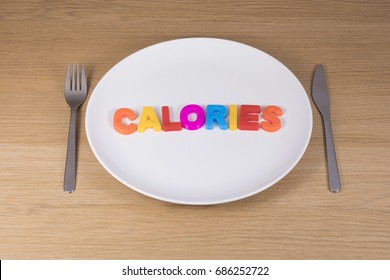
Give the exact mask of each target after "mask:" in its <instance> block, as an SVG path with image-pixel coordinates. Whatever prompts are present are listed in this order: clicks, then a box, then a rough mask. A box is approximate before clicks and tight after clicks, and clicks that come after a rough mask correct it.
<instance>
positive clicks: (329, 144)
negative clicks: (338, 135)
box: [324, 118, 341, 192]
mask: <svg viewBox="0 0 390 280" xmlns="http://www.w3.org/2000/svg"><path fill="white" fill-rule="evenodd" d="M324 127H325V142H326V156H327V158H328V177H329V189H330V191H331V192H339V191H340V189H341V183H340V174H339V168H338V166H337V159H336V151H335V148H334V143H333V133H332V127H331V124H330V119H326V118H324Z"/></svg>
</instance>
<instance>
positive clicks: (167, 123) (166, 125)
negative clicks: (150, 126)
mask: <svg viewBox="0 0 390 280" xmlns="http://www.w3.org/2000/svg"><path fill="white" fill-rule="evenodd" d="M161 111H162V129H163V130H164V131H178V130H181V122H171V120H170V118H169V107H168V106H163V107H162V108H161Z"/></svg>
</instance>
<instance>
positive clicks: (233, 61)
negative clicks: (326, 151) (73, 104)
mask: <svg viewBox="0 0 390 280" xmlns="http://www.w3.org/2000/svg"><path fill="white" fill-rule="evenodd" d="M194 103H195V104H199V105H201V106H202V107H204V108H205V106H206V105H208V104H223V105H226V106H228V105H230V104H238V105H242V104H253V105H260V106H261V108H262V109H264V107H265V106H267V105H277V106H279V107H281V108H282V109H283V116H282V117H281V121H282V127H281V129H280V130H279V131H277V132H274V133H269V132H265V131H264V130H259V131H243V130H235V131H230V130H221V129H220V128H218V127H216V128H214V129H213V130H206V129H205V128H204V127H203V128H201V129H199V130H196V131H189V130H185V129H183V130H181V131H173V132H164V131H161V132H155V131H154V130H152V129H148V130H146V131H145V132H144V133H139V132H135V133H133V134H131V135H121V134H119V133H117V132H116V131H115V130H114V128H113V124H112V119H113V114H114V112H115V110H117V109H119V108H122V107H127V108H131V109H132V110H134V111H135V112H136V113H137V115H138V116H139V115H140V113H141V111H142V108H143V107H144V106H153V108H154V109H155V111H156V114H157V115H158V116H159V118H160V120H161V106H164V105H167V106H169V107H170V109H171V112H170V114H171V120H172V121H179V114H180V110H181V108H182V107H184V106H185V105H187V104H194ZM260 117H261V115H260ZM260 120H261V119H260ZM138 121H139V118H138V119H137V120H136V121H134V123H138ZM311 130H312V111H311V107H310V103H309V100H308V97H307V94H306V92H305V90H304V88H303V87H302V85H301V84H300V82H299V81H298V79H297V78H296V77H295V76H294V74H293V73H292V72H291V71H290V70H289V69H287V68H286V67H285V66H284V65H283V64H282V63H280V62H279V61H278V60H276V59H274V58H273V57H271V56H270V55H268V54H266V53H264V52H262V51H260V50H258V49H255V48H253V47H250V46H247V45H244V44H241V43H237V42H233V41H228V40H222V39H212V38H189V39H179V40H173V41H168V42H163V43H160V44H156V45H153V46H150V47H147V48H145V49H143V50H140V51H138V52H136V53H134V54H132V55H130V56H128V57H127V58H125V59H124V60H122V61H121V62H119V63H118V64H117V65H115V66H114V67H113V68H112V69H111V70H110V71H108V73H106V75H105V76H104V77H103V78H102V79H101V80H100V82H99V83H98V85H97V86H96V87H95V89H94V91H93V93H92V95H91V97H90V99H89V103H88V107H87V111H86V131H87V137H88V141H89V144H90V146H91V148H92V151H93V153H94V154H95V156H96V157H97V159H98V160H99V162H100V163H101V164H102V165H103V166H104V168H105V169H106V170H107V171H108V172H109V173H110V174H111V175H112V176H114V177H115V178H116V179H118V180H119V181H120V182H122V183H123V184H125V185H126V186H128V187H130V188H132V189H134V190H136V191H138V192H140V193H143V194H145V195H148V196H150V197H153V198H156V199H160V200H163V201H169V202H174V203H182V204H199V205H200V204H217V203H224V202H229V201H234V200H238V199H241V198H244V197H248V196H250V195H253V194H256V193H258V192H260V191H262V190H264V189H266V188H268V187H270V186H271V185H273V184H275V183H276V182H277V181H279V180H280V179H281V178H283V177H284V176H285V175H286V174H287V173H288V172H289V171H290V170H291V169H292V168H293V167H294V166H295V165H296V164H297V162H298V161H299V159H300V158H301V157H302V155H303V153H304V151H305V150H306V147H307V145H308V142H309V140H310V135H311Z"/></svg>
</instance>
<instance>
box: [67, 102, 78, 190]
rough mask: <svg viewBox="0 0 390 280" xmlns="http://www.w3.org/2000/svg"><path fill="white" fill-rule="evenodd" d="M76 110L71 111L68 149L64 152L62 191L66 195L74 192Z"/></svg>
mask: <svg viewBox="0 0 390 280" xmlns="http://www.w3.org/2000/svg"><path fill="white" fill-rule="evenodd" d="M76 112H77V109H71V111H70V122H69V134H68V148H67V151H66V164H65V176H64V191H65V192H67V193H72V192H74V190H75V188H76V116H77V114H76Z"/></svg>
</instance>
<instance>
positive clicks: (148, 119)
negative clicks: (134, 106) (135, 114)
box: [137, 106, 161, 132]
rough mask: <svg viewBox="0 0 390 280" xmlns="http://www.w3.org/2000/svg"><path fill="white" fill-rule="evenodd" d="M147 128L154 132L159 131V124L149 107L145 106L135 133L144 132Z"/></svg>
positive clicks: (151, 108)
mask: <svg viewBox="0 0 390 280" xmlns="http://www.w3.org/2000/svg"><path fill="white" fill-rule="evenodd" d="M148 128H153V129H154V131H161V123H160V121H159V120H158V117H157V115H156V113H155V112H154V109H153V107H151V106H145V107H144V108H143V110H142V113H141V117H140V119H139V123H138V129H137V131H138V132H144V131H145V130H146V129H148Z"/></svg>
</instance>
